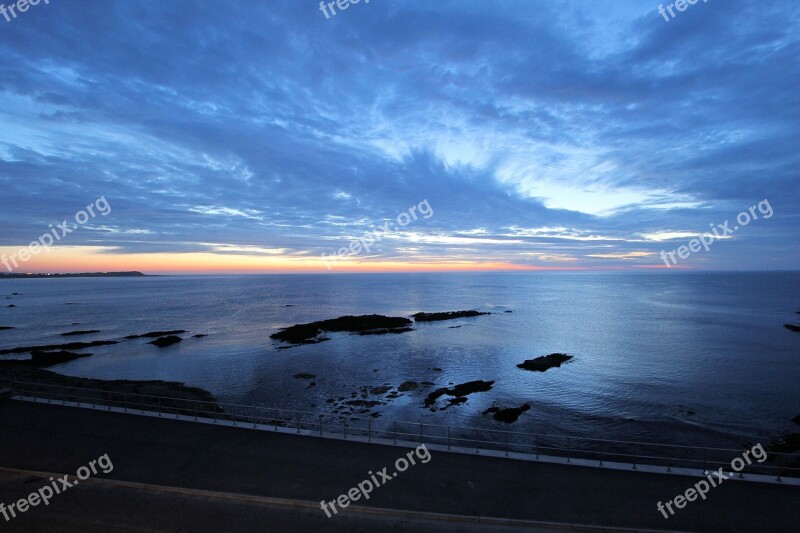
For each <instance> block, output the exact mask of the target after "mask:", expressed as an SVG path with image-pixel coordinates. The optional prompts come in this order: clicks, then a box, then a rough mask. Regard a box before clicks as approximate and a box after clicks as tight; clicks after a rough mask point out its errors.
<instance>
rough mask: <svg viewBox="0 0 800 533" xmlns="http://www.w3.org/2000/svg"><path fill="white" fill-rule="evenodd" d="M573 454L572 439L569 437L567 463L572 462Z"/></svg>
mask: <svg viewBox="0 0 800 533" xmlns="http://www.w3.org/2000/svg"><path fill="white" fill-rule="evenodd" d="M571 453H572V439H571V438H569V437H567V462H568V463H569V462H570V454H571Z"/></svg>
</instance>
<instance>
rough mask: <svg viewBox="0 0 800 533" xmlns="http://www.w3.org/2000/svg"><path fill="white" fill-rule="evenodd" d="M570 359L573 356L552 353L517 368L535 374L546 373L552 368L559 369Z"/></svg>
mask: <svg viewBox="0 0 800 533" xmlns="http://www.w3.org/2000/svg"><path fill="white" fill-rule="evenodd" d="M570 359H572V356H571V355H567V354H563V353H551V354H550V355H543V356H542V357H537V358H536V359H528V360H526V361H525V362H524V363H520V364H518V365H517V368H521V369H523V370H531V371H534V372H544V371H546V370H549V369H551V368H556V367H559V366H561V364H562V363H565V362H567V361H569V360H570Z"/></svg>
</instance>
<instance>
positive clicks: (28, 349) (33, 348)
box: [0, 341, 117, 355]
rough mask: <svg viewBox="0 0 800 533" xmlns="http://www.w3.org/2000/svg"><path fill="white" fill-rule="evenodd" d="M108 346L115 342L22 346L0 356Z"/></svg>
mask: <svg viewBox="0 0 800 533" xmlns="http://www.w3.org/2000/svg"><path fill="white" fill-rule="evenodd" d="M110 344H117V341H92V342H70V343H67V344H47V345H43V346H22V347H19V348H7V349H5V350H0V355H6V354H11V353H29V352H35V351H40V352H49V351H53V350H82V349H84V348H94V347H95V346H108V345H110Z"/></svg>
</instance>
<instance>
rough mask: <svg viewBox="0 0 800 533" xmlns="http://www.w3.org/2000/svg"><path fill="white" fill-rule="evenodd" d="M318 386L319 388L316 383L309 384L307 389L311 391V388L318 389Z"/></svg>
mask: <svg viewBox="0 0 800 533" xmlns="http://www.w3.org/2000/svg"><path fill="white" fill-rule="evenodd" d="M316 386H317V382H316V381H312V382H311V383H309V384H308V387H306V388H307V389H310V388H311V387H316Z"/></svg>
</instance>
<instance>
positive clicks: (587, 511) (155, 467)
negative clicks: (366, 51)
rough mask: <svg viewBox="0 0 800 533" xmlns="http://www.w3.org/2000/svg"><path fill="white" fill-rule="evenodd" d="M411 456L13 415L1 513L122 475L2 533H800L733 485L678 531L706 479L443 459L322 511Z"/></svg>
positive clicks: (780, 510)
mask: <svg viewBox="0 0 800 533" xmlns="http://www.w3.org/2000/svg"><path fill="white" fill-rule="evenodd" d="M407 451H408V450H407V449H405V448H396V447H391V446H378V445H369V444H359V443H353V442H343V441H336V440H324V439H317V438H309V437H297V436H292V435H283V434H274V433H268V432H260V431H251V430H246V429H237V428H223V427H215V426H211V425H203V424H193V423H187V422H178V421H174V420H166V419H158V418H147V417H140V416H133V415H124V414H115V413H107V412H102V411H90V410H82V409H74V408H69V407H60V406H48V405H38V404H31V403H25V402H17V401H10V402H0V467H5V468H4V469H0V502H2V503H4V504H6V506H7V505H8V504H10V503H11V502H14V501H17V500H19V499H20V498H24V497H27V495H28V494H30V493H31V492H34V491H36V490H37V489H38V488H40V487H42V486H43V485H44V484H46V483H48V480H47V479H46V477H48V476H50V475H52V474H54V473H58V474H62V475H63V474H70V475H73V474H74V473H75V472H76V471H77V470H78V468H79V467H81V466H83V465H87V464H88V463H89V462H90V461H91V460H93V459H96V458H98V457H100V456H102V455H103V454H108V456H109V458H110V459H111V461H112V463H113V466H114V469H113V471H112V472H111V473H109V474H107V475H104V474H98V475H97V476H96V479H95V480H90V481H86V482H83V483H82V484H81V485H79V486H76V487H73V488H71V489H69V490H68V491H67V492H65V493H63V494H60V495H57V496H54V498H53V500H52V501H51V503H50V505H49V506H47V507H44V506H42V505H39V506H38V507H34V508H32V509H30V510H28V511H27V512H26V513H24V514H22V515H20V516H18V517H17V518H15V519H13V520H11V521H10V522H6V521H5V520H4V518H3V517H2V515H0V531H82V532H83V531H265V530H268V531H327V530H330V531H374V530H387V531H407V530H411V529H413V530H414V531H478V530H479V529H480V530H483V531H485V530H490V531H502V530H505V529H501V526H499V525H496V524H492V525H489V526H487V525H482V526H480V527H478V526H477V525H476V524H470V523H469V522H468V521H463V520H461V519H460V518H458V516H448V517H439V518H430V517H420V516H407V515H404V514H403V513H401V512H385V511H382V510H381V511H378V509H392V510H397V511H417V512H425V511H427V512H434V513H442V514H448V515H460V516H465V517H474V516H483V517H502V518H513V519H520V520H531V521H539V522H549V523H559V524H582V525H590V526H606V527H615V528H623V527H627V528H637V529H648V528H649V529H670V530H688V531H726V532H727V531H748V532H750V531H797V524H799V523H800V488H798V487H796V486H781V485H774V484H760V483H745V482H732V481H731V482H728V483H727V484H724V485H722V486H720V487H717V488H715V489H712V491H711V492H710V493H709V495H708V499H707V500H706V501H696V502H692V503H689V504H688V505H687V507H686V508H684V509H683V510H680V511H678V514H677V515H676V516H674V517H671V518H670V519H669V520H665V519H664V518H663V516H662V515H661V514H660V513H659V512H658V511H657V510H656V502H658V501H659V500H661V501H666V500H669V499H672V498H673V497H674V496H676V495H678V494H680V493H683V492H684V491H685V490H686V489H687V488H688V487H690V486H692V485H693V484H694V483H695V482H696V481H697V480H695V479H692V478H688V477H680V476H667V475H658V474H645V473H637V472H621V471H612V470H602V469H593V468H584V467H577V466H569V465H552V464H543V463H534V462H521V461H512V460H504V459H496V458H489V457H480V456H471V455H460V454H447V453H443V452H436V451H432V452H431V453H432V459H431V461H430V462H429V463H427V464H418V465H416V466H412V467H410V468H409V469H408V470H407V471H406V472H403V473H401V474H399V475H398V477H396V478H393V479H392V480H391V481H390V482H388V483H387V484H386V485H384V486H382V487H380V488H377V489H375V490H374V492H373V493H372V497H371V499H370V500H368V501H366V502H365V501H364V500H361V501H359V502H357V504H356V505H360V506H362V507H361V508H360V509H357V510H348V511H344V512H343V513H340V514H339V515H338V516H334V517H332V518H330V519H329V518H327V517H326V516H325V514H324V513H323V512H322V511H321V510H320V509H319V507H318V502H319V501H320V500H323V499H324V500H328V501H330V500H332V499H334V498H336V497H337V496H338V495H339V494H342V493H345V492H346V491H347V490H348V489H350V488H351V487H354V486H356V485H357V484H358V483H359V482H360V481H362V480H364V479H366V478H367V477H368V472H369V471H373V472H377V471H379V470H381V469H382V468H383V467H389V471H390V472H391V471H392V470H393V469H394V467H393V465H394V462H395V460H396V459H397V458H398V457H400V456H402V455H405V453H406V452H407ZM33 472H39V473H46V476H45V477H44V478H42V477H41V476H40V475H38V474H35V473H33ZM128 482H130V483H128ZM176 488H178V489H186V490H175V489H176ZM309 502H311V503H309ZM313 505H317V506H316V507H314V506H313ZM365 508H366V509H365ZM371 509H373V510H375V512H370V510H371ZM517 529H519V528H517ZM508 530H512V529H508ZM539 530H542V531H549V530H561V528H558V527H555V526H542V527H540V528H539Z"/></svg>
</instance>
